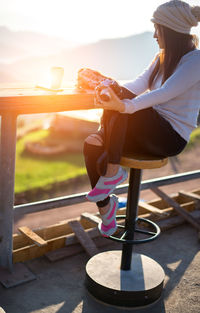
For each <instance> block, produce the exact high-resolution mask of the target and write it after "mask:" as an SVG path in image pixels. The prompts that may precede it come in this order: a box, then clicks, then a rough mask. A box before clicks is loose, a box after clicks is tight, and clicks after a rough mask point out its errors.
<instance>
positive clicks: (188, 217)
mask: <svg viewBox="0 0 200 313" xmlns="http://www.w3.org/2000/svg"><path fill="white" fill-rule="evenodd" d="M151 190H152V191H153V192H154V193H155V194H157V195H158V196H159V197H161V198H162V199H164V200H165V201H166V202H167V203H168V204H169V205H170V206H172V207H173V208H174V209H175V210H176V211H177V212H178V214H180V215H181V216H182V217H183V218H184V219H185V220H186V221H187V222H189V223H190V224H191V225H192V226H194V227H195V228H196V229H197V230H198V231H199V232H200V224H198V223H197V222H196V220H195V219H194V218H193V217H192V215H190V214H189V213H188V212H187V211H186V210H184V209H182V208H181V206H180V204H179V203H177V202H176V201H174V200H173V199H172V198H170V197H169V196H168V195H167V194H166V193H164V192H163V191H162V190H160V189H159V188H157V187H153V188H151Z"/></svg>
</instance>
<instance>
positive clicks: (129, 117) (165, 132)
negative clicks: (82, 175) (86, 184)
mask: <svg viewBox="0 0 200 313" xmlns="http://www.w3.org/2000/svg"><path fill="white" fill-rule="evenodd" d="M112 114H115V122H114V124H113V126H112V131H111V135H110V144H109V147H108V162H109V163H112V164H119V163H120V159H121V156H122V155H123V156H126V155H127V156H128V155H131V154H132V153H144V154H145V153H146V154H152V155H155V156H158V157H162V158H163V157H169V156H174V155H177V154H179V153H180V152H181V151H182V150H183V149H184V148H185V146H186V144H187V142H186V141H185V140H184V139H183V138H182V137H181V136H180V135H179V134H178V133H177V132H176V131H175V130H174V129H173V127H172V126H171V124H170V123H169V122H168V121H167V120H165V119H164V118H163V117H162V116H161V115H160V114H159V113H158V112H157V111H156V110H154V109H153V108H147V109H143V110H140V111H137V112H135V113H133V114H123V113H119V112H116V111H108V110H106V111H104V120H106V122H109V119H110V117H111V116H112ZM97 134H99V135H100V136H101V137H102V139H103V140H104V131H103V128H101V129H100V130H99V131H98V132H97ZM103 151H104V147H103V146H97V145H92V144H88V143H87V142H85V143H84V149H83V152H84V157H85V165H86V169H87V172H88V176H89V179H90V183H91V186H92V188H94V187H95V185H96V183H97V181H98V179H99V174H98V172H97V168H96V162H97V159H98V158H99V156H100V155H101V154H102V153H103ZM108 202H109V197H107V198H106V199H105V200H103V201H98V202H97V206H98V207H103V206H105V205H106V204H108Z"/></svg>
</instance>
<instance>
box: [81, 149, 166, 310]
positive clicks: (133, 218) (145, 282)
mask: <svg viewBox="0 0 200 313" xmlns="http://www.w3.org/2000/svg"><path fill="white" fill-rule="evenodd" d="M167 161H168V159H167V158H163V159H160V158H158V157H155V156H151V155H140V154H134V155H133V154H132V155H131V156H128V155H126V156H123V157H122V158H121V162H120V163H121V165H122V166H125V167H129V168H130V176H129V188H128V199H127V208H126V215H118V216H117V218H120V219H122V218H125V226H123V225H118V224H117V226H118V229H117V231H116V232H115V234H116V235H115V234H114V235H112V236H110V237H108V239H111V240H114V241H117V242H121V243H122V245H123V246H122V251H120V250H113V251H105V252H102V253H98V254H97V255H95V256H93V257H92V258H91V259H90V260H89V261H88V262H87V265H86V280H85V284H86V288H87V289H88V291H89V292H90V293H91V294H92V295H93V296H95V297H96V298H97V299H99V300H101V301H103V302H106V303H109V304H114V305H119V306H124V307H136V306H144V305H147V304H150V303H152V302H154V301H156V300H157V299H158V298H159V297H160V296H161V293H162V289H163V282H164V277H165V273H164V271H163V269H162V267H161V266H160V265H159V264H158V263H157V262H156V261H154V260H153V259H152V258H150V257H148V256H146V255H143V254H138V253H132V249H133V245H134V244H140V243H145V242H149V241H152V240H154V239H156V238H157V237H158V236H159V234H160V228H159V227H158V225H156V224H155V223H154V222H152V221H150V220H148V219H144V218H139V217H138V216H137V211H138V201H139V193H140V183H141V174H142V170H143V169H153V168H160V167H162V166H164V165H166V164H167ZM140 222H142V224H143V226H144V225H145V224H146V225H148V226H150V227H151V228H152V231H149V229H144V227H142V228H139V226H138V225H139V224H140ZM122 228H123V231H122V232H123V234H120V236H119V235H118V233H119V231H120V230H121V229H122ZM120 233H121V232H120ZM135 233H142V234H144V235H145V236H148V237H146V238H143V239H134V237H135Z"/></svg>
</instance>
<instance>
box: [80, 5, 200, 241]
mask: <svg viewBox="0 0 200 313" xmlns="http://www.w3.org/2000/svg"><path fill="white" fill-rule="evenodd" d="M198 21H200V7H198V6H196V7H191V6H190V5H189V4H187V3H185V2H183V1H179V0H172V1H169V2H166V3H164V4H162V5H160V6H159V7H158V8H157V10H156V11H155V12H154V14H153V18H152V22H153V23H154V26H155V33H154V38H155V39H156V40H157V42H158V45H159V47H160V52H159V53H158V54H157V55H156V57H155V59H154V60H153V62H152V63H151V64H150V66H149V67H148V68H147V69H146V70H145V71H144V72H143V73H142V74H141V75H140V76H139V77H138V78H137V79H136V80H135V81H133V82H130V83H127V84H125V85H124V86H123V87H124V88H126V89H128V90H129V92H130V91H131V92H132V93H133V97H132V99H130V98H129V99H123V100H121V99H120V98H119V97H118V96H117V95H116V94H115V93H114V92H113V90H112V89H111V88H109V87H108V88H107V91H108V92H109V94H110V100H109V101H102V100H101V98H100V96H99V92H98V91H97V92H96V96H95V104H96V107H98V108H103V109H105V111H104V121H106V123H109V122H110V121H111V120H112V118H113V116H115V119H114V122H113V124H112V127H111V133H110V138H109V146H108V147H107V152H108V164H107V169H106V173H105V174H104V175H102V176H99V174H98V171H97V166H96V163H97V160H98V158H99V156H100V155H101V154H102V152H103V151H104V149H105V140H106V137H105V131H104V128H101V129H100V131H99V132H98V133H97V134H93V135H91V136H89V137H88V138H87V139H86V140H85V144H84V156H85V163H86V168H87V171H88V175H89V178H90V182H91V186H92V188H93V189H92V190H91V191H90V192H89V193H88V195H87V199H88V200H89V201H93V202H96V203H97V206H98V208H99V212H100V215H101V219H102V222H101V223H100V224H99V230H100V232H101V234H102V235H103V236H110V235H112V234H113V233H114V232H115V231H116V211H117V209H118V199H117V197H116V196H115V195H114V194H112V192H113V190H114V189H115V188H116V186H117V185H119V184H121V183H122V182H123V181H125V180H126V179H127V172H126V171H125V170H124V169H122V168H121V167H120V165H119V164H120V158H121V156H122V155H123V154H124V155H126V154H130V153H132V152H140V153H141V152H143V153H149V154H152V155H157V156H160V157H168V156H173V155H177V154H178V153H180V152H181V151H182V150H183V149H184V148H185V146H186V144H187V142H188V141H189V137H190V133H191V132H192V130H193V129H194V128H195V127H196V122H197V117H198V112H199V108H200V50H198V49H197V38H195V37H194V36H193V35H191V34H190V30H191V27H193V26H197V25H198Z"/></svg>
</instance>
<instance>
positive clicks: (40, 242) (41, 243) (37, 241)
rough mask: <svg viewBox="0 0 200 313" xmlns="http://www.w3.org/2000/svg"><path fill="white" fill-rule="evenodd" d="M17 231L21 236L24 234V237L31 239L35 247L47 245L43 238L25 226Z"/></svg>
mask: <svg viewBox="0 0 200 313" xmlns="http://www.w3.org/2000/svg"><path fill="white" fill-rule="evenodd" d="M18 229H19V231H20V232H21V233H22V234H24V235H25V236H26V237H28V238H29V239H31V240H32V241H33V242H34V243H35V244H36V245H37V246H39V247H41V246H45V245H47V242H46V241H45V240H44V239H43V238H41V237H40V236H38V235H37V234H36V233H34V232H33V231H32V230H31V229H30V228H28V227H27V226H22V227H19V228H18Z"/></svg>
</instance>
